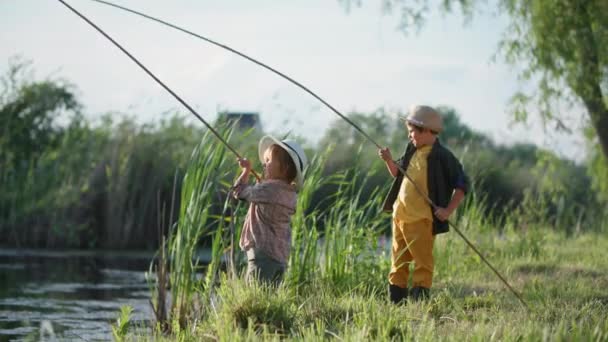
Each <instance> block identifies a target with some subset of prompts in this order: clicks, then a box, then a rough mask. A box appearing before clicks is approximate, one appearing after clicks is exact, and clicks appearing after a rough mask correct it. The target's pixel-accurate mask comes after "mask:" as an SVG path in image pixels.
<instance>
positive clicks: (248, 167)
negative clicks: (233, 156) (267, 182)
mask: <svg viewBox="0 0 608 342" xmlns="http://www.w3.org/2000/svg"><path fill="white" fill-rule="evenodd" d="M237 161H238V162H239V166H240V167H241V168H242V169H243V170H245V171H250V170H251V162H250V161H249V160H247V158H238V159H237Z"/></svg>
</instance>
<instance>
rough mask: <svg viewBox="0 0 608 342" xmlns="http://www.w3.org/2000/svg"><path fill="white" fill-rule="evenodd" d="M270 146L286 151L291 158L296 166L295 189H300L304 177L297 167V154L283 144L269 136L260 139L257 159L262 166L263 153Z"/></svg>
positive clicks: (298, 161)
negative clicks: (277, 146) (279, 147)
mask: <svg viewBox="0 0 608 342" xmlns="http://www.w3.org/2000/svg"><path fill="white" fill-rule="evenodd" d="M271 145H279V146H281V148H282V149H284V150H285V151H287V153H288V154H289V156H290V157H291V160H292V161H293V163H294V164H295V165H296V178H295V179H294V182H295V183H296V187H297V188H298V189H300V188H301V187H302V185H303V184H304V175H303V174H302V172H303V170H302V168H301V167H298V164H301V162H300V158H299V156H298V154H297V153H296V152H295V151H294V150H293V149H292V148H290V147H289V146H287V145H286V144H285V143H283V142H282V141H280V140H279V139H277V138H275V137H273V136H270V135H266V136H264V137H262V139H260V143H259V144H258V157H259V158H260V162H262V164H264V153H265V152H266V150H267V149H268V148H269V147H270V146H271Z"/></svg>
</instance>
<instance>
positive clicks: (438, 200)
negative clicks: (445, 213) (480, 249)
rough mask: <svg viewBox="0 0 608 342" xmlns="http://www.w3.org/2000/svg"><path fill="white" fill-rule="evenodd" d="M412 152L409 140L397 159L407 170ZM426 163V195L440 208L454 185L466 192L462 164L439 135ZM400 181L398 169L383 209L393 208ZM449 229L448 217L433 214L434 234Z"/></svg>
mask: <svg viewBox="0 0 608 342" xmlns="http://www.w3.org/2000/svg"><path fill="white" fill-rule="evenodd" d="M414 152H416V147H415V146H414V144H412V143H411V142H410V143H409V144H408V145H407V147H406V149H405V153H404V154H403V156H401V158H399V159H398V160H397V163H399V164H400V165H401V167H402V168H403V169H404V170H406V171H407V167H408V165H409V163H410V160H411V159H412V156H413V155H414ZM427 163H428V164H427V170H428V176H427V177H428V178H427V184H428V191H429V198H430V199H431V201H433V203H435V205H437V206H438V207H442V208H445V207H447V206H448V204H449V203H450V200H451V199H452V193H453V192H454V190H455V189H462V191H464V192H465V193H467V192H468V190H469V180H468V178H467V175H466V174H465V173H464V170H463V168H462V165H461V164H460V162H459V161H458V159H456V157H454V155H453V154H452V152H450V151H449V150H448V149H447V148H445V147H443V146H442V145H441V144H440V143H439V139H437V140H436V141H435V143H434V144H433V147H432V148H431V152H430V153H429V156H428V159H427ZM402 181H403V174H402V173H401V171H399V173H398V175H397V177H395V181H394V182H393V186H392V187H391V190H390V191H389V193H388V195H387V196H386V199H385V200H384V205H383V210H384V211H387V212H392V211H393V204H394V203H395V200H396V199H397V196H398V195H399V189H400V187H401V182H402ZM448 230H449V226H448V223H447V221H439V219H437V218H436V217H434V216H433V235H436V234H441V233H446V232H447V231H448Z"/></svg>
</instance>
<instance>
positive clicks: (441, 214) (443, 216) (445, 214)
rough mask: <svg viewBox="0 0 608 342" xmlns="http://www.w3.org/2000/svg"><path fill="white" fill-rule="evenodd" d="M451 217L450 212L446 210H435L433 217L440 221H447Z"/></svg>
mask: <svg viewBox="0 0 608 342" xmlns="http://www.w3.org/2000/svg"><path fill="white" fill-rule="evenodd" d="M450 215H452V212H451V211H450V210H448V209H446V208H439V207H437V209H435V216H436V217H437V218H438V219H439V220H441V221H447V219H448V218H449V217H450Z"/></svg>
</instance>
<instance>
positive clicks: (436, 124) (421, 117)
mask: <svg viewBox="0 0 608 342" xmlns="http://www.w3.org/2000/svg"><path fill="white" fill-rule="evenodd" d="M401 119H402V120H405V121H406V122H408V123H411V124H412V125H415V126H418V127H424V128H428V129H430V130H432V131H435V132H437V133H439V132H441V131H442V130H443V119H442V118H441V115H439V113H437V111H436V110H435V109H434V108H433V107H429V106H419V105H416V106H412V107H410V113H409V115H408V116H407V117H401Z"/></svg>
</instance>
